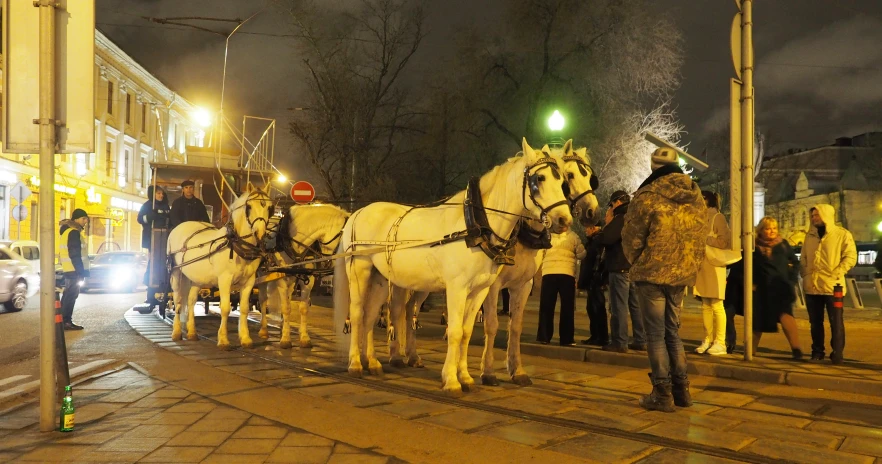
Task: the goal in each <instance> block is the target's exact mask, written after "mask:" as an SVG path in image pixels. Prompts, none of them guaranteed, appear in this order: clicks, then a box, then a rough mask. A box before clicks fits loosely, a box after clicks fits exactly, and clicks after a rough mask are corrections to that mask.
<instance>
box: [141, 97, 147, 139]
mask: <svg viewBox="0 0 882 464" xmlns="http://www.w3.org/2000/svg"><path fill="white" fill-rule="evenodd" d="M141 132H142V133H144V134H146V133H147V102H144V103H142V104H141Z"/></svg>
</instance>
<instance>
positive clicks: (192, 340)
mask: <svg viewBox="0 0 882 464" xmlns="http://www.w3.org/2000/svg"><path fill="white" fill-rule="evenodd" d="M187 340H190V341H191V342H195V341H196V340H199V335H196V334H192V335H187Z"/></svg>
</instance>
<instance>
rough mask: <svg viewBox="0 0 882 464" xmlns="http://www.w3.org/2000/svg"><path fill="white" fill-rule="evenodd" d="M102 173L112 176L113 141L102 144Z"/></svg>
mask: <svg viewBox="0 0 882 464" xmlns="http://www.w3.org/2000/svg"><path fill="white" fill-rule="evenodd" d="M104 175H106V176H107V177H112V176H113V143H112V142H107V143H105V144H104Z"/></svg>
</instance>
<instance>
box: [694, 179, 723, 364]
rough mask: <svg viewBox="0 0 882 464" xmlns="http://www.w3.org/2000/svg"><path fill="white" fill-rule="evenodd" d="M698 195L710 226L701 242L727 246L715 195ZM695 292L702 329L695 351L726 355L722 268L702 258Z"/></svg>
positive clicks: (718, 246) (712, 245)
mask: <svg viewBox="0 0 882 464" xmlns="http://www.w3.org/2000/svg"><path fill="white" fill-rule="evenodd" d="M701 196H702V197H704V203H705V205H707V222H708V224H709V225H710V234H708V236H707V239H706V241H705V243H706V244H707V246H711V247H714V248H722V249H727V248H729V246H730V237H729V233H730V232H729V224H728V223H727V222H726V217H725V216H723V215H722V214H721V213H720V209H719V208H720V201H719V197H717V195H716V194H715V193H713V192H709V191H706V190H703V191H702V192H701ZM695 295H696V296H699V297H701V313H702V315H703V316H704V331H705V336H704V342H702V344H701V345H699V346H698V348H696V349H695V352H696V353H699V354H703V353H707V354H709V355H712V356H721V355H724V354H726V308H725V307H724V306H723V298H724V297H725V296H726V267H725V266H714V265H713V264H711V263H710V262H709V261H708V260H707V257H705V258H704V261H702V262H701V267H700V268H699V269H698V275H697V276H696V278H695Z"/></svg>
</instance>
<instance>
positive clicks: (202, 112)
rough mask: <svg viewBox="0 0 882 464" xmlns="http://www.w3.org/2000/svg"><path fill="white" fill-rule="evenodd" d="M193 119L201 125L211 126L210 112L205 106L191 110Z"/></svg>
mask: <svg viewBox="0 0 882 464" xmlns="http://www.w3.org/2000/svg"><path fill="white" fill-rule="evenodd" d="M192 116H193V121H194V122H195V123H196V124H198V125H199V126H201V127H205V128H207V127H210V126H211V113H209V112H208V110H206V109H205V108H199V109H197V110H196V111H194V112H193V115H192Z"/></svg>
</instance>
